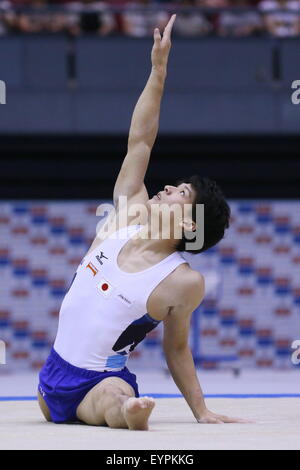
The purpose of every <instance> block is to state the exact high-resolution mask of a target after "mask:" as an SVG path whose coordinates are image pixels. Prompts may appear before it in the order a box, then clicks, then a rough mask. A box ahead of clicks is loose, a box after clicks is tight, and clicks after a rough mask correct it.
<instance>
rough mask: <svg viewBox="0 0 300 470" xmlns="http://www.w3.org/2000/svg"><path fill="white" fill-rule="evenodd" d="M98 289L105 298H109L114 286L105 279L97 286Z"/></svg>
mask: <svg viewBox="0 0 300 470" xmlns="http://www.w3.org/2000/svg"><path fill="white" fill-rule="evenodd" d="M97 288H98V291H100V292H101V294H102V295H103V296H104V297H109V296H110V295H111V294H112V292H113V290H114V287H113V286H112V284H111V283H110V282H108V281H107V280H106V279H104V278H102V279H101V280H100V282H99V284H98V285H97Z"/></svg>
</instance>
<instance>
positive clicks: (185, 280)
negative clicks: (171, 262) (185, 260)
mask: <svg viewBox="0 0 300 470" xmlns="http://www.w3.org/2000/svg"><path fill="white" fill-rule="evenodd" d="M172 288H173V289H174V293H175V299H176V301H177V303H179V304H180V303H184V304H187V303H188V304H191V305H195V304H196V306H197V305H199V303H200V302H201V300H202V299H203V297H204V292H205V280H204V276H203V275H202V274H201V273H200V272H199V271H195V270H194V269H192V268H191V267H190V266H189V265H188V264H182V265H180V266H178V268H177V269H176V270H175V271H174V275H173V276H172Z"/></svg>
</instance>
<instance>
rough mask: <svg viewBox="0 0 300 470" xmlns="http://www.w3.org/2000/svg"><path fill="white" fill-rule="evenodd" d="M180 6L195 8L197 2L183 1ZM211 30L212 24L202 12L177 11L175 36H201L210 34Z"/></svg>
mask: <svg viewBox="0 0 300 470" xmlns="http://www.w3.org/2000/svg"><path fill="white" fill-rule="evenodd" d="M179 5H180V6H182V7H194V8H195V6H196V4H195V0H181V1H180V2H179ZM211 30H212V26H211V24H210V23H209V21H208V20H207V19H206V18H205V16H204V15H203V14H202V13H201V12H200V11H199V12H195V11H181V10H180V9H178V10H177V16H176V21H175V23H174V27H173V31H174V33H175V34H178V35H180V36H200V35H202V34H207V33H209V32H210V31H211Z"/></svg>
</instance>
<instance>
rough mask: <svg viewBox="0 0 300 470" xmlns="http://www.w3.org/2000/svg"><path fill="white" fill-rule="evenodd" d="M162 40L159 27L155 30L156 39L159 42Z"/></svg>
mask: <svg viewBox="0 0 300 470" xmlns="http://www.w3.org/2000/svg"><path fill="white" fill-rule="evenodd" d="M160 40H161V35H160V32H159V29H158V28H155V30H154V41H155V42H159V41H160Z"/></svg>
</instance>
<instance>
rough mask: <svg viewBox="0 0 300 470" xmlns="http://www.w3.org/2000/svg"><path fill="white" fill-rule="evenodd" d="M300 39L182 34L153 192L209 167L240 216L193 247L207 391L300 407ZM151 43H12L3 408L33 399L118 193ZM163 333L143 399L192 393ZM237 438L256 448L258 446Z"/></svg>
mask: <svg viewBox="0 0 300 470" xmlns="http://www.w3.org/2000/svg"><path fill="white" fill-rule="evenodd" d="M174 10H175V11H176V8H174ZM299 41H300V40H299V37H292V38H278V37H271V36H270V35H261V36H258V37H257V36H255V37H253V36H249V37H243V38H231V37H226V38H224V37H222V38H221V37H218V36H209V37H198V38H197V37H196V38H195V37H194V38H188V37H178V36H176V35H174V37H173V40H172V50H171V54H170V59H169V66H168V76H167V80H166V86H165V94H164V97H163V100H162V107H161V118H160V130H159V134H158V138H157V140H156V143H155V146H154V149H153V152H152V159H151V163H150V167H149V171H148V173H147V177H146V186H147V188H148V190H149V194H155V193H156V192H158V191H159V190H162V189H163V187H164V184H168V183H169V184H172V183H174V182H175V181H176V180H177V179H178V177H181V176H185V175H190V174H193V173H199V174H200V175H203V176H209V177H210V178H212V179H215V180H216V181H217V182H218V183H219V184H220V186H221V187H222V188H223V190H224V192H225V195H226V196H227V198H228V200H229V203H230V206H231V209H232V220H231V227H230V229H229V230H228V231H227V234H226V236H225V238H224V240H222V242H221V243H220V244H218V245H217V246H216V247H214V248H213V249H210V250H208V251H207V252H205V253H204V254H200V255H194V256H192V255H186V257H187V259H188V261H190V262H191V265H192V267H194V268H195V269H197V270H199V271H200V272H202V273H203V274H204V276H205V278H206V284H207V292H206V296H205V299H204V301H203V303H202V304H201V306H200V307H199V308H198V309H197V310H196V311H195V312H194V313H193V318H192V328H191V334H190V346H191V349H192V352H193V357H194V360H195V364H196V365H197V371H198V375H199V379H200V383H201V384H203V388H204V392H205V393H206V394H211V395H210V396H220V397H223V398H224V397H225V396H226V394H229V395H228V396H230V395H231V396H234V395H235V396H244V397H246V396H247V394H250V395H251V394H252V395H251V396H253V397H254V396H257V397H262V396H264V395H266V396H272V395H273V396H277V397H283V396H290V397H298V398H297V400H299V384H300V381H299V367H300V366H299V364H297V362H299V361H295V360H294V361H292V354H293V352H294V349H293V347H292V343H293V342H294V341H295V340H300V177H299V175H300V163H299V151H300V138H299V125H300V107H299V106H297V105H296V104H293V103H292V100H291V95H292V92H293V89H292V88H291V85H292V82H293V81H294V80H297V79H300V72H299V66H298V48H299V45H300V42H299ZM151 47H152V38H151V37H150V38H149V37H146V38H138V39H137V38H131V37H121V36H120V35H118V34H115V35H112V36H107V37H101V38H99V37H95V36H93V35H82V36H78V37H76V38H74V37H70V36H67V35H65V34H60V33H57V34H55V35H53V34H52V35H50V34H46V33H44V34H40V35H37V34H26V35H20V34H12V33H11V34H8V35H5V36H2V37H0V79H1V80H3V81H4V82H5V83H6V104H3V105H2V104H1V105H0V134H1V136H0V153H1V172H0V197H1V200H0V280H1V283H0V339H1V340H2V341H4V342H5V345H6V361H5V362H6V363H5V364H2V365H1V366H0V384H2V385H0V400H2V401H3V404H4V403H7V402H8V401H13V400H14V399H15V400H21V401H22V400H24V401H26V400H34V398H33V397H34V395H35V390H36V383H37V374H38V371H39V369H40V368H41V366H42V364H43V363H44V361H45V359H46V357H47V355H48V353H49V350H50V347H51V345H52V344H53V341H54V338H55V334H56V330H57V323H58V314H59V308H60V304H61V302H62V299H63V297H64V294H65V292H66V290H67V288H68V286H69V284H70V282H71V279H72V277H73V274H74V272H75V270H76V268H77V265H78V264H79V263H80V261H81V259H82V257H83V255H84V253H85V252H86V250H87V249H88V247H89V246H90V244H91V241H92V240H93V238H94V236H95V229H96V224H97V223H98V222H99V220H100V218H99V216H97V215H96V210H97V207H98V206H99V205H100V204H101V203H102V202H103V201H106V202H111V196H112V191H113V185H114V181H115V178H116V177H117V174H118V171H119V169H120V166H121V162H122V159H123V158H124V156H125V154H126V149H127V135H128V131H129V126H130V119H131V115H132V112H133V109H134V106H135V104H136V101H137V99H138V97H139V95H140V93H141V91H142V89H143V87H144V85H145V83H146V80H147V78H148V75H149V73H150V69H151V62H150V51H151ZM161 337H162V325H160V326H159V327H158V328H157V329H155V330H154V331H152V332H151V333H150V334H148V335H147V337H146V339H145V340H144V342H142V343H141V344H140V345H139V346H138V347H137V348H136V350H135V351H134V352H133V353H132V356H131V358H130V359H129V364H128V366H129V368H130V370H133V371H136V373H137V374H139V377H140V378H141V391H142V392H143V393H147V394H151V393H153V394H160V396H162V395H163V394H169V396H171V395H172V396H174V394H179V391H178V389H176V387H175V385H174V384H173V382H172V380H171V379H170V377H169V376H168V375H167V370H166V364H165V359H164V356H163V352H162V348H161ZM224 374H225V375H224ZM202 380H203V381H202ZM224 394H225V395H224ZM290 399H291V400H292V399H293V398H290ZM250 408H251V407H250ZM36 413H37V414H36V416H39V415H38V411H36ZM186 413H188V412H187V411H186ZM235 414H238V411H235ZM292 415H293V413H291V416H292ZM8 416H10V415H9V412H8ZM11 416H13V417H14V415H11ZM188 416H189V417H190V418H191V420H192V417H191V416H190V415H188ZM3 417H4V421H3V422H4V425H5V413H4V414H3ZM39 418H40V420H41V419H42V418H41V416H39ZM13 419H14V418H13ZM37 419H38V418H37ZM25 421H26V420H25ZM4 429H5V426H4ZM289 439H290V440H289ZM292 441H293V440H292V438H291V436H288V437H287V441H286V444H285V445H286V446H287V447H289V446H290V447H292V448H293V446H294V448H295V446H296V447H297V444H296V443H295V442H294V443H292ZM20 445H21V444H20ZM26 445H27V447H30V446H31V447H32V446H33V444H32V443H30V442H29V443H27V444H26ZM51 445H52V446H54V447H55V446H56V447H58V448H60V447H59V446H60V445H62V444H59V443H58V442H56V443H53V441H52V444H49V446H51ZM67 445H68V444H66V446H67ZM124 445H125V444H124ZM153 445H154V444H153ZM211 445H212V444H211V443H210V444H207V447H210V446H211ZM219 445H220V446H221V447H222V444H219ZM224 445H225V444H224ZM239 445H240V446H243V445H244V446H246V447H247V446H250V448H251V444H249V443H248V442H247V440H245V441H243V442H242V443H241V444H239ZM253 445H254V444H253ZM268 445H270V446H271V444H270V443H269V444H266V446H268ZM4 446H6V447H7V448H17V447H18V443H15V444H12V441H9V440H7V441H5V444H4ZM44 446H45V447H47V445H46V444H45V443H44ZM126 446H127V447H126ZM126 446H125V447H124V448H130V447H128V446H129V444H128V443H127V444H126ZM175 446H179V447H178V448H180V444H179V441H176V442H175ZM254 446H258V444H257V443H256V444H255V445H254ZM155 447H156V446H155V445H154V447H153V448H155ZM229 447H230V446H229ZM4 448H5V447H4ZM109 448H111V447H109ZM120 448H122V447H120ZM132 448H134V447H132ZM170 448H172V447H170ZM176 448H177V447H176Z"/></svg>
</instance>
